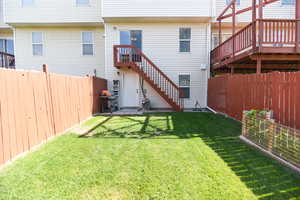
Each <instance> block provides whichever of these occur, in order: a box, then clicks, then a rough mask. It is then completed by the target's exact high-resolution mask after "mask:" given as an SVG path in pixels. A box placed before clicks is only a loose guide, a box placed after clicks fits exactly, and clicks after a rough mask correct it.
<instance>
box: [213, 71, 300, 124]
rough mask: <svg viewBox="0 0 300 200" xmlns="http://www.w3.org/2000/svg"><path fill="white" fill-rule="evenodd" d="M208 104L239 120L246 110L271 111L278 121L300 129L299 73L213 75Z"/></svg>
mask: <svg viewBox="0 0 300 200" xmlns="http://www.w3.org/2000/svg"><path fill="white" fill-rule="evenodd" d="M208 106H209V107H210V108H212V109H214V110H216V111H218V112H222V113H225V114H227V115H229V116H230V117H232V118H235V119H237V120H242V113H243V111H244V110H252V109H256V110H272V111H273V112H274V119H275V120H276V122H278V123H280V124H283V125H286V126H289V127H292V128H297V129H300V72H283V73H279V72H273V73H267V74H249V75H225V76H220V77H216V78H211V79H209V81H208Z"/></svg>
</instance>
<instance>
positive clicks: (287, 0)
mask: <svg viewBox="0 0 300 200" xmlns="http://www.w3.org/2000/svg"><path fill="white" fill-rule="evenodd" d="M295 3H296V2H295V0H281V5H283V6H285V5H295Z"/></svg>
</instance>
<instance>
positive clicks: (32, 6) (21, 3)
mask: <svg viewBox="0 0 300 200" xmlns="http://www.w3.org/2000/svg"><path fill="white" fill-rule="evenodd" d="M35 1H36V0H34V1H33V5H31V6H24V5H23V0H21V1H20V7H21V8H34V7H36V2H35Z"/></svg>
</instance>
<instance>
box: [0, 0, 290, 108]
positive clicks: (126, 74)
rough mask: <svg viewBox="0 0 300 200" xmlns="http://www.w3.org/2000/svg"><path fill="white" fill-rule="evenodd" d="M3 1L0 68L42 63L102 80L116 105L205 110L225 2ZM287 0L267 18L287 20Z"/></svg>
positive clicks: (244, 20)
mask: <svg viewBox="0 0 300 200" xmlns="http://www.w3.org/2000/svg"><path fill="white" fill-rule="evenodd" d="M1 1H2V2H1V4H0V5H1V7H0V9H1V16H0V48H1V49H0V51H1V52H2V54H1V55H2V57H1V60H2V67H7V68H16V69H30V70H38V71H40V70H41V66H42V64H48V66H49V71H50V72H55V73H61V74H70V75H80V76H82V75H87V74H89V75H95V76H98V77H102V78H106V79H107V80H108V87H109V90H110V92H111V93H113V94H114V95H115V96H117V97H118V104H119V106H120V107H121V108H137V107H141V105H142V104H143V101H144V99H145V97H146V98H147V99H149V100H150V102H151V107H152V108H155V109H175V110H182V109H183V108H184V109H193V108H195V107H203V108H204V107H206V106H207V79H208V78H209V76H210V50H211V49H212V45H213V46H216V43H217V42H216V24H217V23H216V16H218V15H219V14H220V13H221V12H222V7H225V6H226V3H227V2H228V1H227V0H205V1H199V0H186V1H182V0H164V1H161V0H143V1H140V0H64V1H61V0H43V1H41V0H9V1H3V0H1ZM286 1H287V0H282V3H278V4H274V6H273V8H272V9H270V12H269V14H270V15H272V14H271V11H272V10H274V9H277V10H279V11H282V12H280V13H282V15H288V13H289V11H290V5H285V3H286ZM245 2H248V4H249V5H251V0H247V1H245ZM243 3H244V1H243V2H240V4H239V5H238V6H240V7H243ZM250 21H251V19H250V18H249V17H248V18H247V16H246V17H241V19H240V21H239V22H238V24H239V25H241V26H242V25H243V24H246V23H247V22H250ZM229 24H230V23H229V22H228V23H227V24H226V23H224V27H222V28H223V29H224V31H223V36H222V38H226V37H227V35H230V34H229V31H228V29H229ZM211 44H212V45H211Z"/></svg>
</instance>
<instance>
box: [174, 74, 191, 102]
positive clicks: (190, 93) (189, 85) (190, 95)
mask: <svg viewBox="0 0 300 200" xmlns="http://www.w3.org/2000/svg"><path fill="white" fill-rule="evenodd" d="M180 75H189V76H190V85H189V86H180V80H179V76H180ZM177 77H178V88H190V97H189V98H183V99H191V96H192V95H191V83H192V75H191V73H181V72H180V73H178V76H177Z"/></svg>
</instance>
